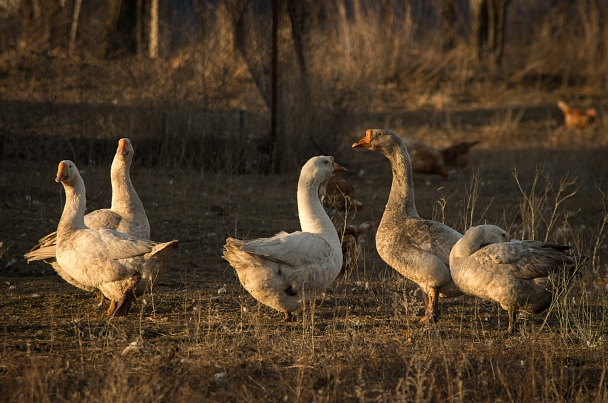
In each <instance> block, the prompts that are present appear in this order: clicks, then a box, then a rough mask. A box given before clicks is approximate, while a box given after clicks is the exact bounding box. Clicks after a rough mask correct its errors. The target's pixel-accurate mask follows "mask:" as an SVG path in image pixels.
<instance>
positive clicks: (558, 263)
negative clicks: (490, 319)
mask: <svg viewBox="0 0 608 403" xmlns="http://www.w3.org/2000/svg"><path fill="white" fill-rule="evenodd" d="M569 249H570V247H569V246H564V245H557V244H552V243H545V242H540V241H510V238H509V234H508V233H507V232H506V231H505V230H503V229H502V228H500V227H497V226H495V225H479V226H476V227H471V228H469V230H468V231H467V232H466V233H465V234H464V236H463V237H462V239H460V240H459V241H458V242H457V243H456V245H454V248H453V249H452V252H451V253H450V269H451V270H452V278H453V279H454V282H455V283H456V285H457V286H458V287H459V288H460V289H461V290H462V292H464V293H466V294H471V295H475V296H477V297H480V298H483V299H486V300H489V301H494V302H498V303H499V304H500V305H501V306H502V308H503V309H504V310H506V311H507V312H508V314H509V329H508V331H509V332H511V333H513V332H515V331H516V327H515V319H516V316H517V311H524V312H528V313H535V314H536V313H541V312H542V311H544V310H545V309H547V308H548V307H549V306H550V305H551V301H552V299H553V292H552V290H551V283H550V281H549V277H548V276H549V275H550V274H552V273H558V272H563V273H565V274H567V275H568V277H567V278H568V279H570V278H571V277H572V275H573V274H574V270H575V268H576V264H575V263H576V262H575V259H574V258H573V257H571V256H569V255H568V254H567V251H568V250H569Z"/></svg>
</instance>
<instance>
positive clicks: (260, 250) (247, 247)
mask: <svg viewBox="0 0 608 403" xmlns="http://www.w3.org/2000/svg"><path fill="white" fill-rule="evenodd" d="M241 250H242V251H244V252H247V253H253V254H256V255H260V256H264V257H265V258H267V259H269V260H272V261H275V262H278V263H282V264H285V265H286V266H289V267H292V268H299V267H304V266H309V265H311V264H320V263H324V262H326V261H328V259H329V257H330V254H331V252H332V248H331V245H330V244H329V242H327V240H325V239H324V238H323V237H321V236H319V235H316V234H312V233H309V232H301V231H297V232H292V233H287V232H280V233H278V234H276V235H275V236H273V237H271V238H260V239H254V240H251V241H246V242H245V243H244V244H243V246H242V247H241Z"/></svg>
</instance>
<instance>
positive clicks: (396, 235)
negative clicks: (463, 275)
mask: <svg viewBox="0 0 608 403" xmlns="http://www.w3.org/2000/svg"><path fill="white" fill-rule="evenodd" d="M353 147H362V148H367V149H369V150H372V151H378V152H380V153H382V154H383V155H384V156H385V157H386V158H388V160H389V161H390V163H391V168H392V171H393V182H392V185H391V191H390V194H389V197H388V202H387V204H386V208H385V209H384V213H383V215H382V220H381V221H380V225H379V226H378V231H377V232H376V249H377V250H378V254H379V255H380V257H381V258H382V259H383V260H384V261H385V262H386V263H387V264H388V265H389V266H391V267H392V268H393V269H395V270H397V271H398V272H399V273H401V274H402V275H403V276H405V277H406V278H408V279H409V280H412V281H413V282H415V283H416V284H418V285H419V286H420V288H421V289H422V291H423V292H424V293H425V294H426V299H425V303H426V311H425V314H424V317H423V318H422V319H421V321H435V320H436V319H437V316H438V314H439V305H438V302H439V301H438V297H439V295H442V296H445V297H455V296H458V295H461V294H462V292H461V291H460V290H459V289H458V288H457V287H456V285H455V284H454V282H453V281H452V276H451V275H450V268H449V256H450V251H451V250H452V246H454V244H455V243H456V242H457V241H458V240H459V239H460V238H461V237H462V235H461V234H460V233H458V232H457V231H456V230H454V229H452V228H450V227H448V226H447V225H445V224H441V223H438V222H436V221H432V220H427V219H424V218H421V217H420V216H419V215H418V211H417V210H416V202H415V199H414V178H413V174H412V163H411V161H410V156H409V154H408V152H407V149H406V148H405V145H404V144H403V140H402V139H401V138H400V137H399V136H398V135H397V134H395V133H394V132H392V131H390V130H383V129H370V130H367V132H366V134H365V137H364V138H363V139H361V140H359V141H358V142H357V143H355V144H353Z"/></svg>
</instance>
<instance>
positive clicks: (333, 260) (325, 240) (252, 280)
mask: <svg viewBox="0 0 608 403" xmlns="http://www.w3.org/2000/svg"><path fill="white" fill-rule="evenodd" d="M336 172H346V169H344V168H343V167H342V166H340V165H338V164H337V163H335V162H334V158H333V157H329V156H318V157H313V158H311V159H310V160H308V162H307V163H306V164H304V166H303V167H302V171H301V173H300V179H299V181H298V192H297V200H298V216H299V218H300V226H301V228H302V230H301V231H297V232H292V233H287V232H280V233H278V234H276V235H275V236H273V237H271V238H259V239H253V240H249V241H246V240H239V239H234V238H227V239H226V245H225V246H224V254H223V258H224V259H226V260H227V261H228V262H229V263H230V265H232V267H234V269H235V270H236V273H237V275H238V278H239V280H240V282H241V284H243V287H244V288H245V289H246V290H247V291H248V292H249V293H250V294H251V295H252V296H253V297H254V298H255V299H257V300H258V301H259V302H261V303H263V304H265V305H267V306H269V307H271V308H273V309H276V310H277V311H280V312H283V313H284V314H285V320H288V319H290V318H291V313H292V312H293V311H295V310H297V309H298V308H300V306H301V305H302V303H303V302H304V301H310V300H311V298H313V297H314V296H315V295H317V294H319V293H322V292H324V291H325V290H326V289H327V288H328V287H329V286H330V285H331V284H332V283H333V281H334V280H335V279H336V277H337V276H338V274H339V273H340V268H341V267H342V248H341V246H340V238H339V237H338V233H337V231H336V229H335V227H334V225H333V223H332V221H331V219H330V218H329V216H328V215H327V213H326V212H325V210H324V209H323V206H322V205H321V201H320V200H319V186H321V184H322V183H323V182H324V181H326V180H327V179H329V178H331V177H332V176H333V175H334V174H335V173H336Z"/></svg>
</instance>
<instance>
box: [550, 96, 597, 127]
mask: <svg viewBox="0 0 608 403" xmlns="http://www.w3.org/2000/svg"><path fill="white" fill-rule="evenodd" d="M557 107H558V108H559V109H560V110H561V111H562V112H564V121H565V122H566V127H568V128H569V129H572V130H583V129H585V128H586V127H587V126H589V124H591V123H592V122H593V121H594V120H595V118H596V117H597V111H596V110H595V109H593V108H588V109H581V108H572V107H570V106H568V104H566V103H565V102H563V101H559V102H558V103H557Z"/></svg>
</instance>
